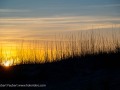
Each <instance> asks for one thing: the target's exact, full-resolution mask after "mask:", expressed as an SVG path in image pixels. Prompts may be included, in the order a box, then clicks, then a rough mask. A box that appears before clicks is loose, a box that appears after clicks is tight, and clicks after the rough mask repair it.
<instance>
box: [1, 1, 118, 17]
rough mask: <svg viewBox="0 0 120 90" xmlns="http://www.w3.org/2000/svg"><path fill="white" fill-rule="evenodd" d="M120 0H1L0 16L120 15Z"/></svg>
mask: <svg viewBox="0 0 120 90" xmlns="http://www.w3.org/2000/svg"><path fill="white" fill-rule="evenodd" d="M119 9H120V0H0V17H50V16H65V15H68V16H71V15H75V16H79V15H82V16H83V15H84V16H115V17H116V16H120V10H119Z"/></svg>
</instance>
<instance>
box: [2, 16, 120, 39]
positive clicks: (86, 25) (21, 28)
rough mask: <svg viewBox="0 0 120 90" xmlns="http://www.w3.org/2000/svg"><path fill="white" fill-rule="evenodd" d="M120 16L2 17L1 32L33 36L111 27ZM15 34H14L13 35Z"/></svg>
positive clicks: (118, 24)
mask: <svg viewBox="0 0 120 90" xmlns="http://www.w3.org/2000/svg"><path fill="white" fill-rule="evenodd" d="M114 22H119V23H117V25H116V26H115V28H118V27H120V18H119V17H90V16H72V17H71V16H67V17H46V18H0V34H4V35H9V36H11V37H13V36H14V35H15V36H16V37H17V36H19V37H25V36H26V38H33V37H32V36H34V37H35V36H37V37H38V36H41V35H46V34H50V33H60V32H66V31H67V32H69V31H79V30H91V29H98V28H99V29H109V28H112V25H113V24H115V23H114ZM13 34H14V35H13Z"/></svg>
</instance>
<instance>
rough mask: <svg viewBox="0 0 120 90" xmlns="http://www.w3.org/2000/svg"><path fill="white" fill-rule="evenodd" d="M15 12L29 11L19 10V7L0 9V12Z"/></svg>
mask: <svg viewBox="0 0 120 90" xmlns="http://www.w3.org/2000/svg"><path fill="white" fill-rule="evenodd" d="M16 12H29V10H20V9H0V13H16Z"/></svg>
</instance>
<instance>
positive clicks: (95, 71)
mask: <svg viewBox="0 0 120 90" xmlns="http://www.w3.org/2000/svg"><path fill="white" fill-rule="evenodd" d="M0 84H46V87H39V88H30V87H29V89H40V90H41V89H43V90H120V52H118V53H110V54H106V53H103V54H98V55H86V56H82V57H74V58H68V59H67V60H62V61H59V62H54V63H46V64H24V65H16V66H12V67H9V68H6V67H2V66H1V67H0Z"/></svg>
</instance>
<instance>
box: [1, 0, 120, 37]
mask: <svg viewBox="0 0 120 90" xmlns="http://www.w3.org/2000/svg"><path fill="white" fill-rule="evenodd" d="M112 25H114V26H115V27H116V28H117V27H120V0H0V38H1V39H39V38H42V39H46V37H47V38H49V37H51V35H52V34H53V33H61V32H71V31H72V32H74V31H79V30H91V28H93V27H92V26H94V29H96V28H98V27H99V28H102V29H103V28H111V26H112Z"/></svg>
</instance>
